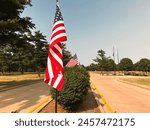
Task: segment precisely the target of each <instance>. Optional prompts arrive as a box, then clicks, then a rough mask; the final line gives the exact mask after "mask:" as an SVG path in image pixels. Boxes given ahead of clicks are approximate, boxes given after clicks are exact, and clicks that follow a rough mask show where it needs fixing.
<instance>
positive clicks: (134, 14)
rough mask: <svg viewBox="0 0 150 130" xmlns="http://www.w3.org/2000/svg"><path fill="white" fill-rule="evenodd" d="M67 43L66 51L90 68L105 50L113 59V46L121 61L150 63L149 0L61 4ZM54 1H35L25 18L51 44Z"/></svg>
mask: <svg viewBox="0 0 150 130" xmlns="http://www.w3.org/2000/svg"><path fill="white" fill-rule="evenodd" d="M59 1H60V7H61V12H62V15H63V18H64V22H65V26H66V31H67V36H68V41H67V42H66V45H67V49H68V50H69V51H71V53H72V54H74V53H77V56H78V59H79V61H80V63H81V64H84V65H89V64H90V63H92V62H93V61H92V59H94V58H95V57H96V56H97V51H98V50H99V49H103V50H104V51H105V52H106V55H107V56H112V53H113V52H112V51H113V46H114V47H115V48H118V50H119V55H120V59H121V58H125V57H128V58H131V59H132V60H133V62H137V61H138V60H140V59H141V58H149V59H150V0H59ZM55 2H56V1H55V0H32V5H33V6H32V7H27V8H26V9H25V11H24V13H23V15H24V16H30V17H31V18H32V19H33V23H35V24H36V28H37V29H38V30H41V32H42V33H43V34H44V35H46V36H47V40H48V41H49V39H50V35H51V29H52V25H53V21H54V14H55Z"/></svg>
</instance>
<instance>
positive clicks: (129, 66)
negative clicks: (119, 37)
mask: <svg viewBox="0 0 150 130" xmlns="http://www.w3.org/2000/svg"><path fill="white" fill-rule="evenodd" d="M118 66H119V70H122V71H132V70H133V62H132V60H131V59H129V58H123V59H121V61H120V63H119V65H118Z"/></svg>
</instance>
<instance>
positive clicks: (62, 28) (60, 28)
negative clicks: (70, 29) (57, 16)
mask: <svg viewBox="0 0 150 130" xmlns="http://www.w3.org/2000/svg"><path fill="white" fill-rule="evenodd" d="M60 30H65V27H62V26H61V27H58V28H56V29H55V30H54V31H53V32H52V35H51V36H53V35H54V33H56V32H58V31H60Z"/></svg>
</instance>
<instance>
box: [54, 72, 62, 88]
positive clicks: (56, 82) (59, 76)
mask: <svg viewBox="0 0 150 130" xmlns="http://www.w3.org/2000/svg"><path fill="white" fill-rule="evenodd" d="M62 77H63V75H62V74H58V77H57V79H56V81H55V83H54V85H53V87H54V88H57V86H58V84H59V82H60V81H61V79H62Z"/></svg>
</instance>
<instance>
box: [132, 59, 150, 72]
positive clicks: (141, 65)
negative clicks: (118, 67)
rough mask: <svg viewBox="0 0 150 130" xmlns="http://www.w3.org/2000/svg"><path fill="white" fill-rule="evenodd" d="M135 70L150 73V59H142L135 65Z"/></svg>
mask: <svg viewBox="0 0 150 130" xmlns="http://www.w3.org/2000/svg"><path fill="white" fill-rule="evenodd" d="M134 67H135V70H137V71H145V72H150V60H149V59H145V58H144V59H141V60H140V61H138V62H137V63H135V65H134Z"/></svg>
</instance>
